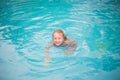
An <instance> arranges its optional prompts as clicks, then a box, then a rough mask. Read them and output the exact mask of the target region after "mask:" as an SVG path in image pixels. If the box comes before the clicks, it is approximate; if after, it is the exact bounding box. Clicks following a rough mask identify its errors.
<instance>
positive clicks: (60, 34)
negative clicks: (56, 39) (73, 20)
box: [53, 32, 63, 36]
mask: <svg viewBox="0 0 120 80" xmlns="http://www.w3.org/2000/svg"><path fill="white" fill-rule="evenodd" d="M53 35H54V36H63V34H62V33H58V32H55V33H54V34H53Z"/></svg>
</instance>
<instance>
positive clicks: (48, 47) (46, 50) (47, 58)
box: [45, 43, 53, 62]
mask: <svg viewBox="0 0 120 80" xmlns="http://www.w3.org/2000/svg"><path fill="white" fill-rule="evenodd" d="M52 46H53V43H51V44H49V45H48V46H47V47H46V48H45V55H46V58H45V61H47V62H48V61H49V60H50V56H49V49H50V48H51V47H52Z"/></svg>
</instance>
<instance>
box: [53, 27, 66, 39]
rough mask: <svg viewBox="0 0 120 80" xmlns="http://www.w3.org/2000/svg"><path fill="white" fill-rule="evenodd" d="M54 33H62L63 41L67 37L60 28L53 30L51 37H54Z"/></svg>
mask: <svg viewBox="0 0 120 80" xmlns="http://www.w3.org/2000/svg"><path fill="white" fill-rule="evenodd" d="M54 33H61V34H62V35H63V39H64V41H65V40H67V37H66V36H65V34H64V32H63V31H62V30H61V29H57V30H55V31H54V32H53V34H52V38H53V37H54Z"/></svg>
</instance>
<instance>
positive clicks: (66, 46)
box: [45, 29, 77, 62]
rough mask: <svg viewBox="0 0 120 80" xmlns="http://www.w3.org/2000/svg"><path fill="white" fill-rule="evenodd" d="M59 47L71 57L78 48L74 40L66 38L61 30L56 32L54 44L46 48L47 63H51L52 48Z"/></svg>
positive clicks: (53, 39)
mask: <svg viewBox="0 0 120 80" xmlns="http://www.w3.org/2000/svg"><path fill="white" fill-rule="evenodd" d="M53 46H55V47H58V48H61V47H62V49H63V50H64V52H65V54H66V55H71V54H73V52H74V51H75V50H76V48H77V44H76V42H75V41H74V40H72V39H69V38H67V37H66V36H65V34H64V32H63V31H62V30H60V29H58V30H55V31H54V32H53V34H52V42H51V43H50V44H49V45H48V46H47V47H46V48H45V53H46V58H45V61H46V62H48V61H50V56H49V53H48V51H49V49H50V48H51V47H53Z"/></svg>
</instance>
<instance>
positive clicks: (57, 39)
mask: <svg viewBox="0 0 120 80" xmlns="http://www.w3.org/2000/svg"><path fill="white" fill-rule="evenodd" d="M53 42H54V44H55V45H57V46H60V45H61V44H62V43H63V42H64V38H63V34H62V33H57V32H56V33H54V34H53Z"/></svg>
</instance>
